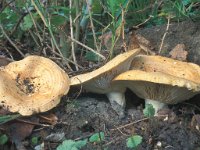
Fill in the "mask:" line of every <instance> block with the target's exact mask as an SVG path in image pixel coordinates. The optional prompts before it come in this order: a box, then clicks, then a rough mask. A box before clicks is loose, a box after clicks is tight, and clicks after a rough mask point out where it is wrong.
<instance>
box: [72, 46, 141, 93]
mask: <svg viewBox="0 0 200 150" xmlns="http://www.w3.org/2000/svg"><path fill="white" fill-rule="evenodd" d="M139 52H140V49H134V50H131V51H128V52H125V53H123V54H120V55H118V56H116V57H115V58H114V59H112V60H111V61H109V62H108V63H106V64H105V65H104V66H102V67H100V68H99V69H97V70H94V71H92V72H89V73H85V74H81V75H77V76H74V77H72V78H71V79H70V80H71V85H82V86H83V88H84V89H86V90H87V91H89V92H94V93H100V94H105V93H108V92H110V91H112V90H113V88H115V87H111V86H110V82H111V81H112V79H113V78H114V77H116V76H117V75H119V74H120V73H122V72H124V71H126V70H129V68H130V64H131V61H132V60H133V58H134V56H136V55H137V54H138V53H139ZM116 89H117V87H116Z"/></svg>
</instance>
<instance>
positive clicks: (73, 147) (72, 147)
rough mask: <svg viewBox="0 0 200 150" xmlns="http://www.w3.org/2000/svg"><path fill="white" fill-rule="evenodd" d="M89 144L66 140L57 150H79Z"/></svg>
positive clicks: (83, 141)
mask: <svg viewBox="0 0 200 150" xmlns="http://www.w3.org/2000/svg"><path fill="white" fill-rule="evenodd" d="M86 144H87V140H80V141H73V140H64V141H63V142H62V144H60V145H59V146H58V147H57V148H56V150H79V149H81V148H82V147H84V146H85V145H86Z"/></svg>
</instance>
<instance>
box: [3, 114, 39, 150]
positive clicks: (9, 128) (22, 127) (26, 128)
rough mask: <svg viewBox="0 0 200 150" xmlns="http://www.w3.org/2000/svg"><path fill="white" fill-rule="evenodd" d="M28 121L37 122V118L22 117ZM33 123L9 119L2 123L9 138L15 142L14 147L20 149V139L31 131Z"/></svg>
mask: <svg viewBox="0 0 200 150" xmlns="http://www.w3.org/2000/svg"><path fill="white" fill-rule="evenodd" d="M23 120H25V121H28V122H33V123H38V119H37V118H35V117H31V118H27V119H23ZM34 127H35V125H33V124H29V123H26V122H22V121H17V120H15V121H11V122H8V123H6V124H4V125H3V128H4V129H5V131H6V133H7V134H8V136H9V137H10V140H11V141H12V142H13V143H15V145H16V148H18V149H20V150H21V149H22V148H23V144H22V141H23V140H24V139H25V138H26V137H28V136H29V135H30V134H31V133H32V130H33V128H34Z"/></svg>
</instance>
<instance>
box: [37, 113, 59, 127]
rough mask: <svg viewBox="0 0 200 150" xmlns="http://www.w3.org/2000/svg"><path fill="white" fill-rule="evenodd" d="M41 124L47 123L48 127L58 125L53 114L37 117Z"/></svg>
mask: <svg viewBox="0 0 200 150" xmlns="http://www.w3.org/2000/svg"><path fill="white" fill-rule="evenodd" d="M39 117H40V122H41V123H48V124H50V125H56V124H57V123H58V117H57V116H56V115H55V114H44V115H39Z"/></svg>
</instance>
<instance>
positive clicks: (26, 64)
mask: <svg viewBox="0 0 200 150" xmlns="http://www.w3.org/2000/svg"><path fill="white" fill-rule="evenodd" d="M0 84H1V87H0V105H1V106H4V107H6V108H7V109H8V110H9V111H11V112H19V113H20V114H22V115H31V114H33V113H39V112H45V111H48V110H50V109H51V108H53V107H55V106H56V105H57V104H58V103H59V102H60V98H61V96H63V95H65V94H67V92H68V90H69V77H68V75H67V74H66V73H65V72H64V71H63V70H62V69H61V68H60V67H59V66H58V65H57V64H56V63H54V62H53V61H51V60H50V59H47V58H44V57H40V56H28V57H26V58H24V59H23V60H20V61H16V62H12V63H10V64H8V65H7V66H5V67H2V68H1V69H0Z"/></svg>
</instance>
